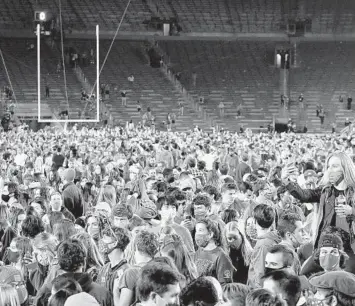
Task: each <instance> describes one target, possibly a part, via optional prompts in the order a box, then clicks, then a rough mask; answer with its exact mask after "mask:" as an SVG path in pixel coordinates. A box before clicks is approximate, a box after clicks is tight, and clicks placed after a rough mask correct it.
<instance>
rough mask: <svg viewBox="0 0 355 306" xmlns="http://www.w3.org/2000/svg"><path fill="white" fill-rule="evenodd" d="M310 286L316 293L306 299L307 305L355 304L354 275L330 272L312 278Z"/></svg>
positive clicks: (343, 272)
mask: <svg viewBox="0 0 355 306" xmlns="http://www.w3.org/2000/svg"><path fill="white" fill-rule="evenodd" d="M310 283H311V285H312V286H313V287H314V288H315V289H316V293H315V294H314V295H313V296H310V297H309V299H308V304H309V305H319V304H320V303H322V304H323V305H352V304H354V302H355V294H354V290H353V288H354V286H355V276H354V274H351V273H348V272H345V271H332V272H327V273H324V274H321V275H319V276H315V277H312V278H311V279H310Z"/></svg>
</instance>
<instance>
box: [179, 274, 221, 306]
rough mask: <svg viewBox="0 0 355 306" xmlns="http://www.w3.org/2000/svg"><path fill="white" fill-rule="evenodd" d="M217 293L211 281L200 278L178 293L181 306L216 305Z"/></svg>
mask: <svg viewBox="0 0 355 306" xmlns="http://www.w3.org/2000/svg"><path fill="white" fill-rule="evenodd" d="M218 302H219V300H218V292H217V290H216V288H215V286H214V285H213V283H212V282H211V281H209V280H208V279H207V278H206V277H204V276H200V277H199V278H197V279H196V280H194V281H192V282H191V283H189V284H188V285H187V286H186V287H185V288H183V289H182V290H181V293H180V304H181V305H182V306H198V305H213V306H215V305H217V304H218Z"/></svg>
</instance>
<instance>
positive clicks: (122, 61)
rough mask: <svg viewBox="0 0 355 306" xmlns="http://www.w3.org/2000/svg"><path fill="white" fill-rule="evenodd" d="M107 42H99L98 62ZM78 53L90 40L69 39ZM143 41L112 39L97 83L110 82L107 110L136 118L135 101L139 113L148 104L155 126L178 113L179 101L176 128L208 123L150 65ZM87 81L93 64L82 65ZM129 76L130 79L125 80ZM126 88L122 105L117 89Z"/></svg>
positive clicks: (117, 115)
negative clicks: (124, 101)
mask: <svg viewBox="0 0 355 306" xmlns="http://www.w3.org/2000/svg"><path fill="white" fill-rule="evenodd" d="M110 43H111V42H110V41H102V42H101V44H100V54H101V57H100V58H101V62H103V60H104V57H105V55H106V54H107V51H108V48H109V45H110ZM71 45H72V46H75V47H76V49H77V50H78V52H79V53H80V52H85V50H90V49H91V48H92V47H93V45H94V42H93V41H89V40H81V41H80V40H79V41H73V42H71ZM145 48H146V43H145V42H143V41H116V42H115V44H114V45H113V48H112V50H111V53H110V54H111V56H109V57H108V60H107V62H106V65H105V67H104V69H103V70H102V74H101V76H100V83H104V84H109V85H110V89H111V90H110V98H109V99H108V100H105V104H106V105H107V106H108V109H110V111H111V113H112V114H113V116H114V118H115V119H116V120H121V121H124V122H126V121H129V120H130V119H132V120H135V121H138V120H139V119H140V114H139V113H138V112H137V101H140V102H141V105H142V114H143V113H144V112H145V111H146V109H147V108H148V107H150V108H151V110H152V114H153V115H154V116H155V117H156V122H157V125H160V124H162V122H163V121H165V120H166V116H167V114H168V113H169V112H170V113H175V114H177V113H178V108H179V102H182V103H183V104H184V106H185V111H184V116H179V117H178V118H177V121H176V125H177V129H178V130H179V129H180V130H181V129H183V130H186V129H187V128H192V127H193V126H194V125H198V126H201V127H204V128H208V127H209V124H208V122H205V121H204V120H203V119H202V118H200V119H199V118H198V115H197V113H196V112H195V111H194V110H193V109H192V107H191V106H190V105H189V104H188V103H186V102H184V99H183V97H182V95H181V93H180V92H179V90H177V89H176V88H174V86H173V85H172V84H171V83H170V82H169V81H168V80H167V78H166V77H165V76H164V75H163V73H162V72H161V70H160V69H155V68H151V67H150V66H149V65H148V58H147V57H146V55H145V54H146V52H145ZM82 69H83V71H84V73H85V75H86V76H87V78H88V79H89V81H90V83H91V84H94V82H95V80H96V70H95V67H94V66H92V65H91V66H88V67H82ZM131 75H133V76H134V78H135V79H134V82H133V83H131V82H129V81H128V77H129V76H131ZM122 90H125V91H127V101H128V102H127V107H124V106H122V103H121V91H122Z"/></svg>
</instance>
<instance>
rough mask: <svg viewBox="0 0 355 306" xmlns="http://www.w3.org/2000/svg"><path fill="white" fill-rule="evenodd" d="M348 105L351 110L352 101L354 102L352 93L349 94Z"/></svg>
mask: <svg viewBox="0 0 355 306" xmlns="http://www.w3.org/2000/svg"><path fill="white" fill-rule="evenodd" d="M347 101H348V105H347V108H348V110H351V103H352V102H353V98H352V97H351V95H349V96H348V99H347Z"/></svg>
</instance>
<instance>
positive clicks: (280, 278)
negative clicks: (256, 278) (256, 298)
mask: <svg viewBox="0 0 355 306" xmlns="http://www.w3.org/2000/svg"><path fill="white" fill-rule="evenodd" d="M263 288H264V289H266V290H269V291H270V292H271V293H272V294H274V295H276V296H280V297H281V298H282V300H284V301H285V302H286V304H287V305H288V306H296V305H298V302H299V300H300V299H301V282H300V280H299V278H298V276H296V275H293V274H289V273H287V272H286V271H272V272H270V273H268V274H266V275H265V276H264V277H263Z"/></svg>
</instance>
